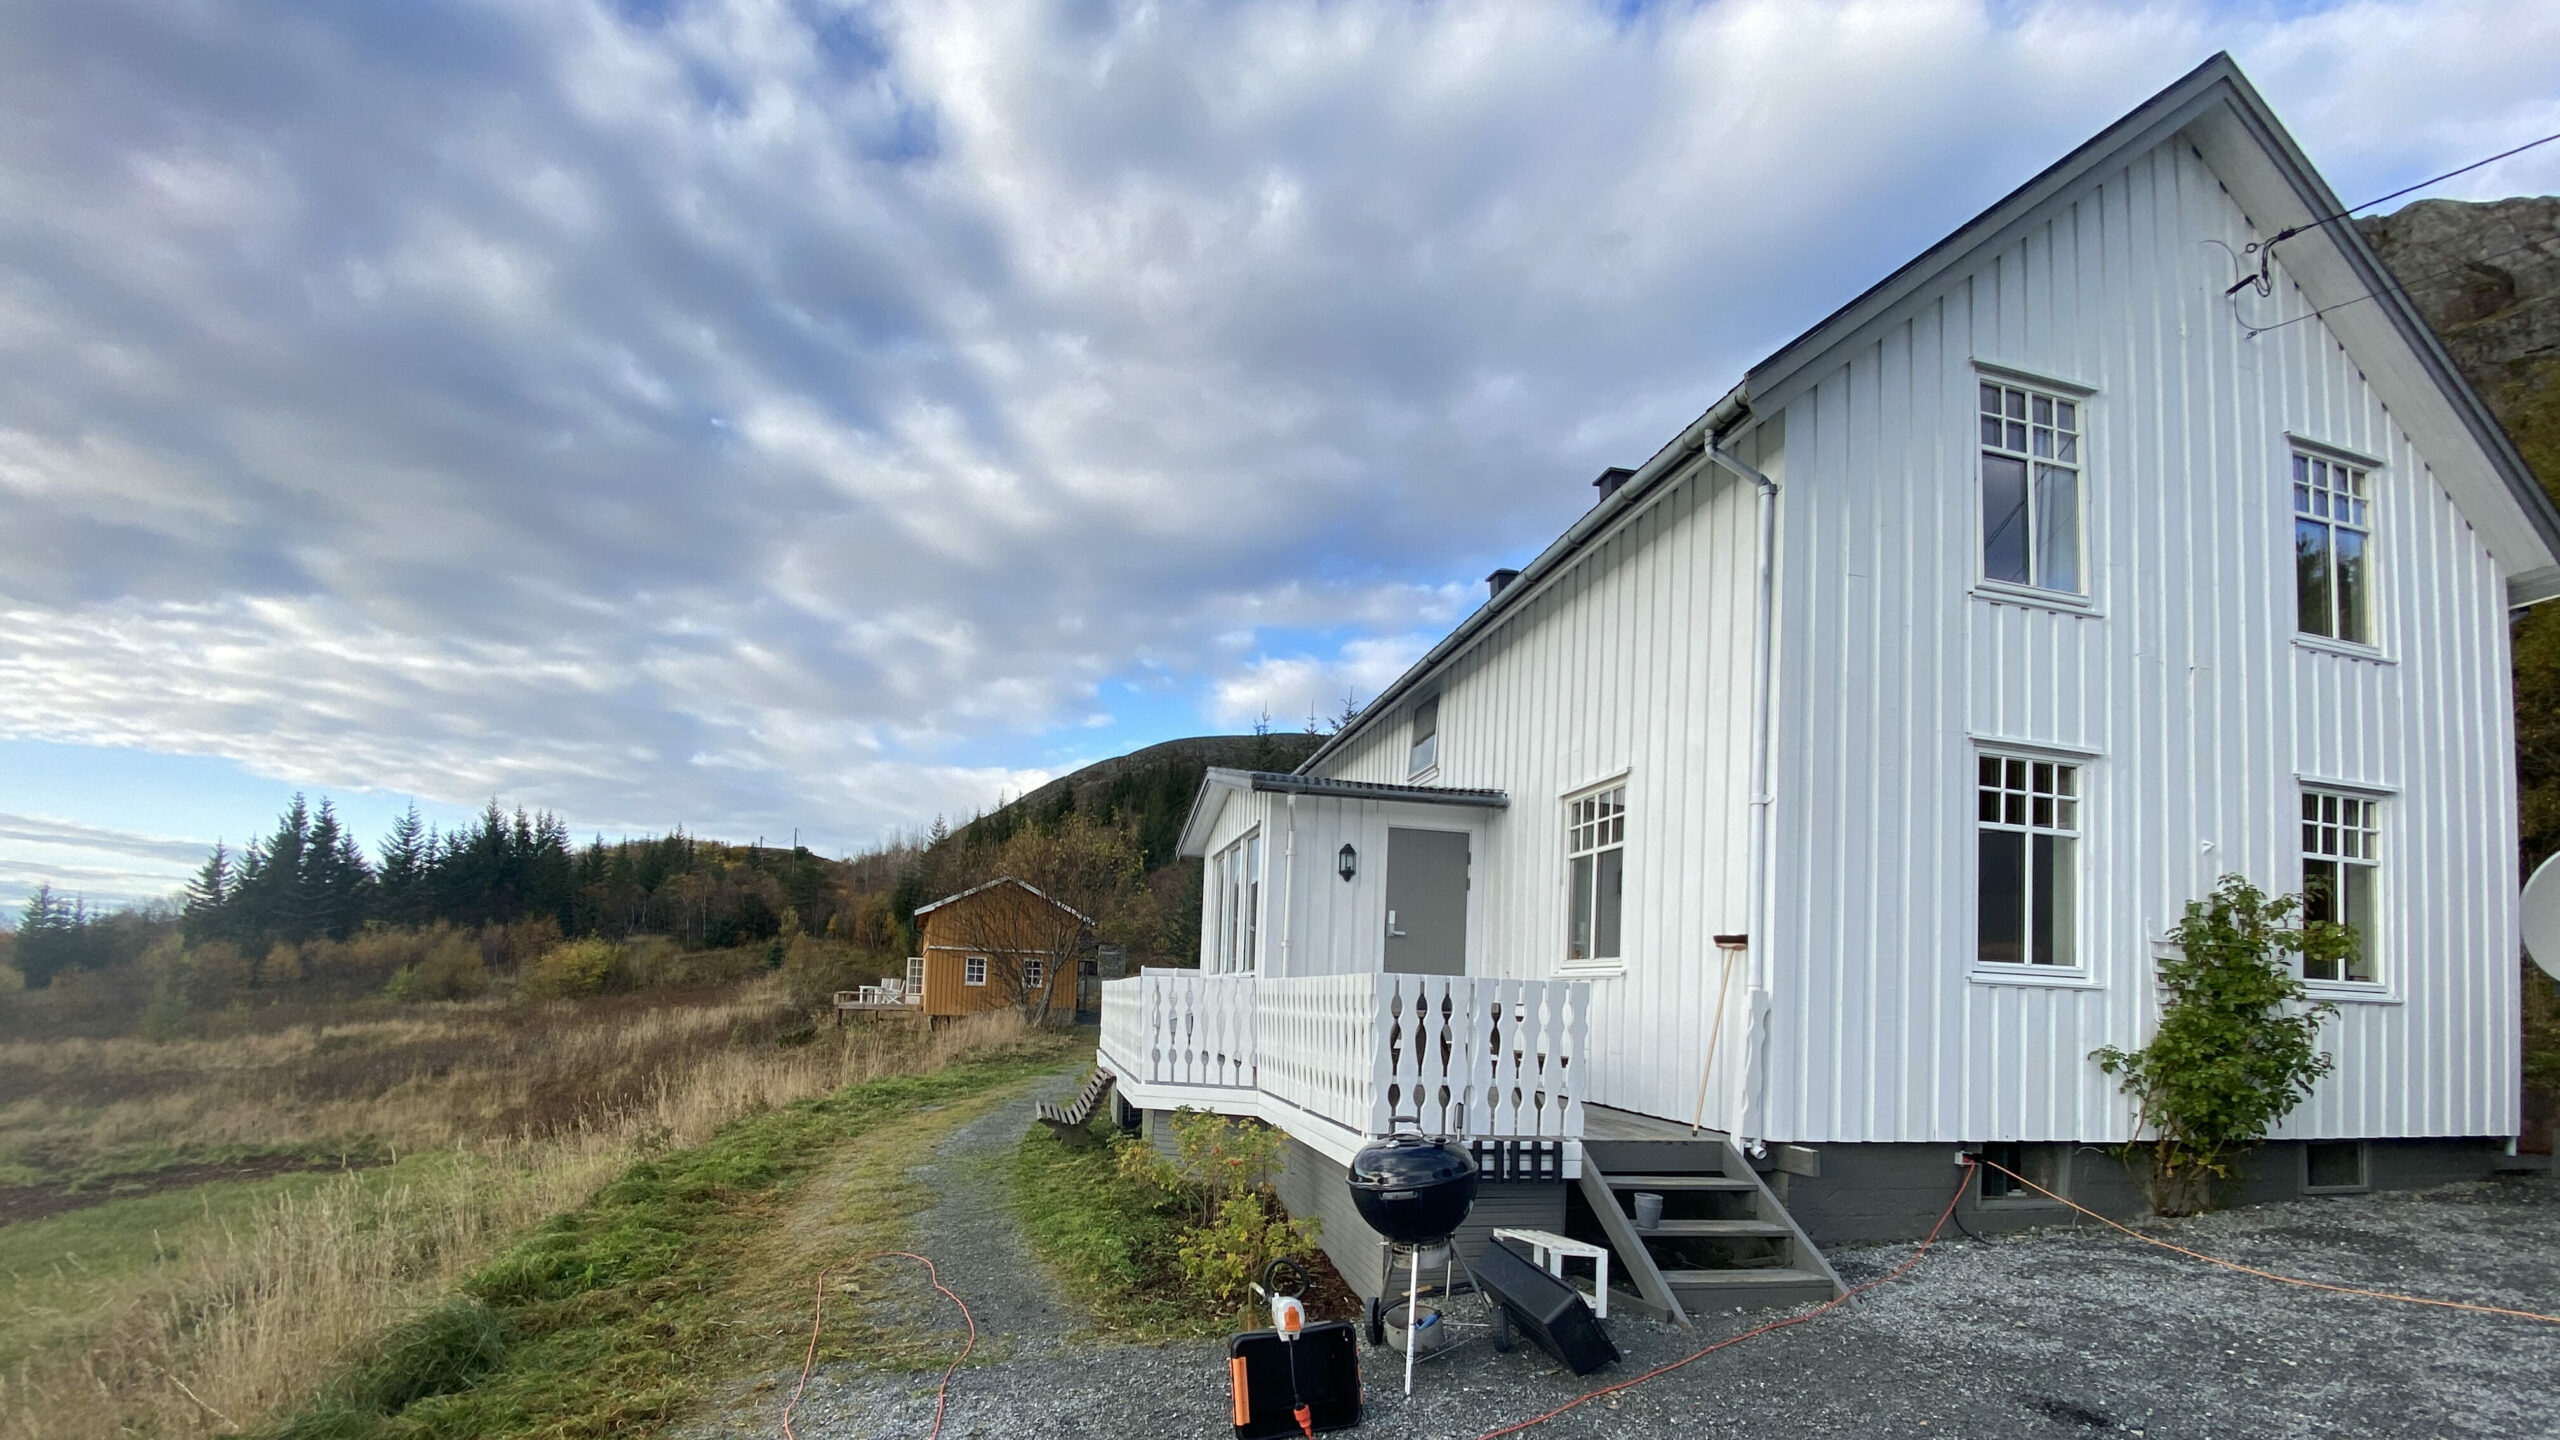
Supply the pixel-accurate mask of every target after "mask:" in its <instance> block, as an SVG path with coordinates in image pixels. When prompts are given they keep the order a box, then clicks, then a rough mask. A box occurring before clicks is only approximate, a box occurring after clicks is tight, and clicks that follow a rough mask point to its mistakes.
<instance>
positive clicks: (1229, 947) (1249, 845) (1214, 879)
mask: <svg viewBox="0 0 2560 1440" xmlns="http://www.w3.org/2000/svg"><path fill="white" fill-rule="evenodd" d="M1261 838H1262V827H1261V826H1260V825H1248V826H1246V827H1245V829H1244V830H1243V832H1242V833H1240V834H1238V835H1237V836H1236V838H1234V839H1233V840H1230V841H1228V842H1227V843H1226V844H1224V845H1221V846H1219V847H1218V850H1217V853H1216V854H1214V855H1211V856H1210V857H1209V863H1208V866H1207V869H1206V872H1205V876H1204V878H1205V880H1206V882H1207V884H1208V886H1209V894H1210V896H1211V898H1212V901H1213V903H1212V906H1211V909H1210V912H1209V915H1208V917H1207V918H1208V919H1209V920H1210V921H1211V924H1210V925H1209V927H1208V933H1206V934H1204V935H1203V936H1202V937H1201V947H1202V950H1203V957H1202V958H1203V962H1204V963H1203V964H1202V966H1201V968H1202V969H1203V970H1204V971H1206V972H1207V973H1209V974H1213V975H1257V974H1260V973H1261V970H1262V954H1261V951H1262V944H1261V941H1262V916H1261V915H1260V913H1259V910H1260V906H1259V904H1258V903H1257V902H1258V901H1259V899H1260V897H1261V887H1262V873H1261V872H1262V862H1264V861H1265V859H1266V857H1265V856H1264V855H1263V854H1262V852H1261V850H1260V848H1259V846H1258V845H1257V842H1258V841H1259V840H1260V839H1261ZM1231 866H1232V867H1237V868H1240V869H1241V870H1243V871H1244V872H1245V873H1244V874H1242V875H1241V876H1240V877H1230V876H1229V874H1228V870H1229V868H1230V867H1231ZM1238 879H1240V880H1241V885H1239V884H1238V883H1237V880H1238ZM1239 892H1241V893H1239ZM1248 912H1252V913H1248ZM1231 930H1232V933H1231Z"/></svg>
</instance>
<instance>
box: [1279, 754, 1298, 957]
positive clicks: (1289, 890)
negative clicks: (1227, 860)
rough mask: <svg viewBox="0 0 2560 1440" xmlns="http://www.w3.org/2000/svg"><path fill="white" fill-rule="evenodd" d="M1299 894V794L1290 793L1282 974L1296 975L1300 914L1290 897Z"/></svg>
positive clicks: (1282, 870) (1283, 886)
mask: <svg viewBox="0 0 2560 1440" xmlns="http://www.w3.org/2000/svg"><path fill="white" fill-rule="evenodd" d="M1297 893H1298V792H1297V791H1295V790H1292V791H1290V792H1289V843H1288V847H1287V848H1286V849H1284V850H1283V851H1282V852H1281V854H1280V973H1281V974H1282V975H1284V976H1285V975H1295V974H1297V973H1298V972H1297V971H1296V970H1293V969H1291V968H1290V960H1289V939H1290V937H1291V936H1293V935H1295V934H1297V933H1298V912H1297V910H1296V909H1295V908H1294V907H1293V906H1292V905H1291V904H1290V897H1292V896H1294V895H1296V894H1297Z"/></svg>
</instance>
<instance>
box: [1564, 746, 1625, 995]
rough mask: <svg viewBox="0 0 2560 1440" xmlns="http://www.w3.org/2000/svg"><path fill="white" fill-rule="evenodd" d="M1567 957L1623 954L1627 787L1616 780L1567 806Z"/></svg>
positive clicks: (1572, 960)
mask: <svg viewBox="0 0 2560 1440" xmlns="http://www.w3.org/2000/svg"><path fill="white" fill-rule="evenodd" d="M1565 882H1566V883H1565V893H1566V902H1565V903H1566V905H1567V906H1568V907H1569V908H1568V910H1567V913H1566V921H1565V945H1564V958H1565V962H1566V963H1567V964H1590V963H1595V962H1599V961H1606V960H1617V959H1621V958H1623V957H1624V956H1625V954H1626V948H1625V945H1624V943H1623V934H1624V930H1625V927H1624V926H1623V925H1622V924H1621V923H1620V920H1621V917H1622V916H1623V914H1624V913H1625V903H1626V890H1627V787H1626V786H1624V785H1612V786H1610V787H1609V788H1608V789H1606V790H1601V791H1596V792H1594V793H1592V794H1589V795H1585V796H1582V797H1581V798H1580V799H1577V800H1572V801H1568V802H1566V805H1565Z"/></svg>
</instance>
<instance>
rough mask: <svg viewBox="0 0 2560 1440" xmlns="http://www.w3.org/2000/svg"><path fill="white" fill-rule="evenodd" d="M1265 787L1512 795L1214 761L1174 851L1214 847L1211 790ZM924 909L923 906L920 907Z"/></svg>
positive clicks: (1302, 791)
mask: <svg viewBox="0 0 2560 1440" xmlns="http://www.w3.org/2000/svg"><path fill="white" fill-rule="evenodd" d="M1253 790H1259V791H1262V792H1264V793H1266V794H1274V795H1325V796H1332V797H1334V798H1337V799H1347V800H1387V801H1394V802H1396V803H1398V804H1406V805H1469V806H1474V807H1476V808H1478V809H1484V810H1500V809H1503V808H1505V807H1507V806H1509V805H1510V804H1511V797H1510V796H1508V795H1505V794H1504V793H1502V792H1501V791H1499V790H1459V789H1453V788H1451V787H1448V786H1442V785H1381V784H1378V783H1376V782H1374V781H1368V780H1328V779H1325V778H1323V777H1322V776H1316V775H1304V774H1299V775H1283V774H1280V773H1278V772H1276V771H1271V770H1229V769H1225V768H1223V767H1216V766H1213V767H1211V768H1210V770H1209V772H1208V773H1207V774H1205V775H1203V776H1201V777H1200V793H1199V794H1198V795H1197V796H1195V797H1194V798H1193V799H1192V802H1191V816H1190V818H1189V819H1187V820H1185V821H1184V822H1183V824H1182V839H1181V840H1180V841H1179V842H1177V843H1176V844H1175V845H1174V847H1173V853H1175V854H1176V855H1179V856H1182V857H1183V858H1185V859H1197V858H1199V857H1200V856H1202V855H1205V854H1207V853H1208V848H1209V829H1210V827H1211V826H1213V825H1215V824H1216V823H1217V815H1218V809H1219V807H1218V806H1216V805H1213V804H1211V803H1210V796H1211V795H1212V794H1217V795H1219V796H1220V797H1221V799H1223V798H1224V795H1225V794H1227V793H1238V794H1240V793H1243V792H1246V791H1253ZM918 913H922V912H918Z"/></svg>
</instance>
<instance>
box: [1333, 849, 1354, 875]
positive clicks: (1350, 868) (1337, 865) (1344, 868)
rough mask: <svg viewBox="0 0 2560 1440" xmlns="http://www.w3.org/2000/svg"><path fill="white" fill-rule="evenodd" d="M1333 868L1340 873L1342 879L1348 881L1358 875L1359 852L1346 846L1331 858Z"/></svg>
mask: <svg viewBox="0 0 2560 1440" xmlns="http://www.w3.org/2000/svg"><path fill="white" fill-rule="evenodd" d="M1333 868H1334V869H1335V870H1337V871H1340V872H1341V874H1342V878H1343V879H1345V880H1349V879H1350V878H1351V877H1352V876H1354V875H1357V874H1359V873H1360V852H1359V851H1357V850H1354V849H1352V848H1351V847H1350V846H1348V845H1345V846H1343V847H1342V850H1341V853H1339V854H1337V855H1335V856H1334V857H1333Z"/></svg>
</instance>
